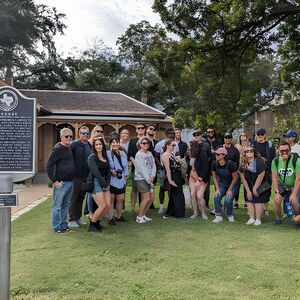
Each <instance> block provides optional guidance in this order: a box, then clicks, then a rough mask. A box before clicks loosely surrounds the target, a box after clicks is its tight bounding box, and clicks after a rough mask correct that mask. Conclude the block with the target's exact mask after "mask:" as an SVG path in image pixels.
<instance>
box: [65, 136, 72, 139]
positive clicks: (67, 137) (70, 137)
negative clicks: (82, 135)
mask: <svg viewBox="0 0 300 300" xmlns="http://www.w3.org/2000/svg"><path fill="white" fill-rule="evenodd" d="M64 137H65V138H66V139H72V138H73V135H64Z"/></svg>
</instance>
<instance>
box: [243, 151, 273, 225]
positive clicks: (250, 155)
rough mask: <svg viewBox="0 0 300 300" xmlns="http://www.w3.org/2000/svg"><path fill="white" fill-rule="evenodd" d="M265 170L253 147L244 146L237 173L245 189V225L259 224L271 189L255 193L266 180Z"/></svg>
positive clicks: (265, 167)
mask: <svg viewBox="0 0 300 300" xmlns="http://www.w3.org/2000/svg"><path fill="white" fill-rule="evenodd" d="M266 170H267V166H266V163H265V160H264V159H262V158H261V157H260V155H259V154H258V153H257V151H256V150H255V149H254V148H253V147H251V146H248V147H246V148H245V150H244V153H243V157H242V158H241V162H240V167H239V174H240V177H241V180H242V182H243V185H244V187H245V189H246V196H247V200H246V201H247V209H248V214H249V220H248V221H247V223H246V224H247V225H255V226H258V225H261V218H262V215H263V213H264V204H265V203H266V202H268V201H269V200H270V195H271V189H266V190H265V191H264V192H261V193H260V194H258V193H257V190H258V188H259V187H260V186H261V185H262V184H265V182H267V177H266Z"/></svg>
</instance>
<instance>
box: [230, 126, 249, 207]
mask: <svg viewBox="0 0 300 300" xmlns="http://www.w3.org/2000/svg"><path fill="white" fill-rule="evenodd" d="M248 146H249V139H248V135H247V134H246V133H245V132H242V133H241V134H240V135H239V137H238V141H237V143H236V144H235V148H237V149H238V150H239V152H240V159H241V158H242V157H243V155H244V151H245V149H246V148H247V147H248ZM246 199H247V192H246V189H245V188H244V207H247V201H246ZM238 201H239V192H238V194H237V195H236V197H235V203H234V205H233V207H234V208H238V207H239V205H238Z"/></svg>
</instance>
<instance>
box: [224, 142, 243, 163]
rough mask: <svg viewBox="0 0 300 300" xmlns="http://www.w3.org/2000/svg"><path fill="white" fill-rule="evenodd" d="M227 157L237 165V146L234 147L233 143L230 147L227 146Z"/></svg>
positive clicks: (238, 160)
mask: <svg viewBox="0 0 300 300" xmlns="http://www.w3.org/2000/svg"><path fill="white" fill-rule="evenodd" d="M225 149H226V150H227V159H228V160H231V161H233V162H234V163H235V164H236V166H237V167H238V166H239V164H240V152H239V150H238V149H237V148H235V147H234V146H233V145H231V147H229V148H227V147H225Z"/></svg>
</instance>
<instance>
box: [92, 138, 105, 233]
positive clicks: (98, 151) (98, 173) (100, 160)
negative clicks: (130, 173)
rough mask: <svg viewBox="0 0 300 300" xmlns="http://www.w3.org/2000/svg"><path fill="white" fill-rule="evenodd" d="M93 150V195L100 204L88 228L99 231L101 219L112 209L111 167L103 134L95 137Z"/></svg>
mask: <svg viewBox="0 0 300 300" xmlns="http://www.w3.org/2000/svg"><path fill="white" fill-rule="evenodd" d="M92 150H93V152H92V153H91V154H90V155H89V157H88V165H89V168H90V176H92V178H93V182H94V189H93V191H92V193H91V196H92V197H93V199H94V201H95V202H96V204H97V205H98V208H97V209H96V210H95V212H94V214H93V216H92V218H91V220H90V225H89V228H88V230H89V231H94V232H97V231H101V230H102V229H101V228H102V227H101V225H100V220H101V219H102V218H103V217H104V216H105V215H106V213H107V212H108V211H109V209H110V192H109V182H110V168H109V162H108V158H107V155H106V146H105V143H104V140H103V138H102V136H100V135H96V136H95V137H94V143H93V147H92ZM89 179H91V178H89Z"/></svg>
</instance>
